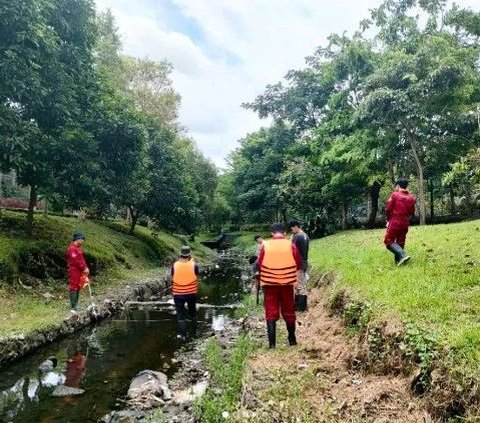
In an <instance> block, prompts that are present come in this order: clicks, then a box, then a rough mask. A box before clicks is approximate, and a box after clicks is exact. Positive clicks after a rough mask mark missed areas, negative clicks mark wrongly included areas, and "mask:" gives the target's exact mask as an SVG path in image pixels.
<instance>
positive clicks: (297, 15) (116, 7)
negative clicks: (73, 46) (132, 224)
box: [96, 0, 479, 168]
mask: <svg viewBox="0 0 480 423" xmlns="http://www.w3.org/2000/svg"><path fill="white" fill-rule="evenodd" d="M456 3H457V4H459V5H460V6H470V7H472V8H475V9H477V10H478V8H479V6H478V4H479V0H457V1H456ZM96 4H97V8H98V9H99V10H105V9H107V8H109V9H111V11H112V13H113V14H114V16H115V18H116V22H117V25H118V27H119V30H120V35H121V37H122V41H123V48H124V52H125V53H126V54H128V55H131V56H135V57H140V58H144V57H149V58H150V59H153V60H164V59H166V60H167V61H169V62H170V63H172V64H173V66H174V72H173V75H172V79H173V83H174V88H175V89H176V90H177V92H179V94H180V95H181V97H182V103H181V107H180V117H179V121H180V124H181V125H182V126H183V127H185V128H186V129H187V131H188V134H189V136H191V137H192V138H193V139H194V140H195V141H196V143H197V145H198V147H199V148H200V150H201V151H202V152H203V153H204V154H205V155H206V156H207V157H209V158H210V159H211V160H212V161H213V162H214V163H215V164H216V165H217V166H218V167H220V168H225V167H226V162H225V159H226V158H227V156H228V154H229V152H230V151H232V150H233V149H235V148H236V147H237V142H238V140H239V139H241V138H243V137H245V135H247V134H248V133H250V132H254V131H255V130H257V129H259V128H260V127H261V126H267V125H268V124H269V122H268V121H265V120H263V121H262V120H259V119H258V118H257V116H256V115H255V113H254V112H252V111H249V110H244V109H243V108H242V107H241V104H242V103H243V102H250V101H252V100H254V99H255V97H256V96H257V95H259V94H261V93H262V92H263V91H264V89H265V87H266V85H267V84H272V83H276V82H278V81H280V80H281V79H282V78H283V76H284V75H285V74H286V73H287V71H288V70H290V69H297V68H302V67H303V66H304V63H305V61H304V59H305V57H306V56H309V55H311V54H312V53H313V52H314V50H315V49H316V48H317V47H318V46H320V45H325V43H326V41H327V37H328V36H329V35H330V34H332V33H342V32H343V31H347V33H349V34H352V33H353V32H354V31H355V30H357V29H358V24H359V22H360V21H361V20H362V19H365V18H367V17H368V16H369V9H371V8H374V7H377V6H378V5H379V4H380V0H336V1H332V0H96Z"/></svg>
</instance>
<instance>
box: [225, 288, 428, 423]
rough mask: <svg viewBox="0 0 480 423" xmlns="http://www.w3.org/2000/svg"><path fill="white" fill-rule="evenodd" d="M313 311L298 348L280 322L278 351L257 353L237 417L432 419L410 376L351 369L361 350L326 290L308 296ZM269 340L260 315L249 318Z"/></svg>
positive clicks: (302, 319)
mask: <svg viewBox="0 0 480 423" xmlns="http://www.w3.org/2000/svg"><path fill="white" fill-rule="evenodd" d="M309 301H310V310H309V311H308V312H306V313H302V314H300V315H299V316H298V326H297V339H298V344H299V345H298V346H297V347H289V346H287V345H286V344H287V342H286V340H285V334H284V332H286V331H285V328H284V324H283V323H282V322H281V321H279V322H278V328H277V333H279V335H280V336H278V335H277V336H278V337H279V339H278V340H277V344H278V347H277V349H276V350H268V349H263V348H262V349H261V350H260V351H259V352H258V353H257V354H256V356H254V357H252V359H251V360H250V362H249V365H248V369H247V372H246V376H245V381H244V391H243V395H242V407H241V409H240V410H239V411H238V412H237V414H236V416H235V417H236V419H237V420H238V421H271V422H375V423H383V422H389V423H390V422H419V423H420V422H432V421H433V419H432V417H431V416H430V415H429V414H428V413H427V412H426V411H425V407H424V404H422V402H421V400H420V399H419V398H416V397H414V396H413V395H412V392H411V389H410V380H409V379H408V378H406V377H405V376H403V375H402V374H399V375H397V376H393V375H382V374H375V372H368V373H367V372H365V371H361V370H355V369H352V366H351V365H350V364H349V363H350V362H351V357H352V355H355V353H356V350H357V349H358V345H357V341H356V339H355V338H354V337H349V336H347V334H346V331H345V328H344V327H343V326H342V322H341V321H340V320H339V319H338V318H336V317H332V316H330V315H329V314H328V313H327V311H326V307H325V304H324V302H323V300H322V290H321V289H313V290H312V292H311V293H310V295H309ZM250 328H251V329H252V332H253V333H254V334H255V335H256V336H258V337H259V338H260V339H262V342H263V343H264V344H266V334H265V332H266V331H265V326H264V322H263V320H262V319H261V317H258V318H257V320H255V321H252V322H250Z"/></svg>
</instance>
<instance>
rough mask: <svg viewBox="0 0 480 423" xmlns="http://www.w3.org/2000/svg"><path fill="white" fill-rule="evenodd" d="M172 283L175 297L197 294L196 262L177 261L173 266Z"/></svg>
mask: <svg viewBox="0 0 480 423" xmlns="http://www.w3.org/2000/svg"><path fill="white" fill-rule="evenodd" d="M172 282H173V283H172V292H173V295H186V294H196V293H197V275H196V274H195V261H194V260H189V261H187V262H182V261H180V260H179V261H176V262H175V264H174V265H173V280H172Z"/></svg>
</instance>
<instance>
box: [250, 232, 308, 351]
mask: <svg viewBox="0 0 480 423" xmlns="http://www.w3.org/2000/svg"><path fill="white" fill-rule="evenodd" d="M285 232H286V229H285V225H283V224H281V223H275V224H274V225H272V238H271V239H270V240H268V241H264V243H263V245H262V247H261V248H260V251H259V255H258V269H259V270H260V284H261V285H262V287H263V293H264V303H265V320H266V321H267V334H268V346H269V348H275V345H276V324H277V320H278V319H279V318H280V311H281V313H282V316H283V319H284V320H285V323H286V324H287V331H288V342H289V344H290V345H296V344H297V339H296V337H295V322H296V316H295V296H294V288H295V286H296V285H297V284H298V278H299V270H301V268H302V257H301V256H300V253H299V252H298V249H297V247H296V246H295V245H294V244H292V242H291V241H289V240H287V239H285Z"/></svg>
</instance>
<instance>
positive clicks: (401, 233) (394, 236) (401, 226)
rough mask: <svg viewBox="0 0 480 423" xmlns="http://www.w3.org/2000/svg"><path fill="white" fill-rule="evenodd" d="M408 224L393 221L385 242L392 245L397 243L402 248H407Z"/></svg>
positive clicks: (389, 226) (389, 225)
mask: <svg viewBox="0 0 480 423" xmlns="http://www.w3.org/2000/svg"><path fill="white" fill-rule="evenodd" d="M407 232H408V222H399V221H395V220H391V221H390V222H389V224H388V228H387V232H386V233H385V239H384V240H383V242H384V243H385V245H387V246H388V245H390V244H392V243H394V242H396V243H397V244H398V245H400V247H402V248H405V239H406V238H407Z"/></svg>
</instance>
